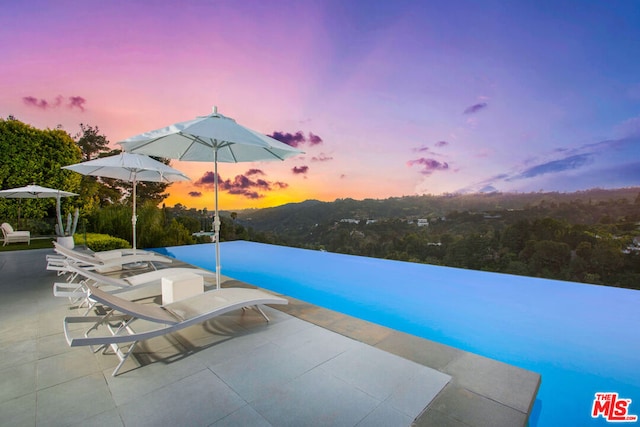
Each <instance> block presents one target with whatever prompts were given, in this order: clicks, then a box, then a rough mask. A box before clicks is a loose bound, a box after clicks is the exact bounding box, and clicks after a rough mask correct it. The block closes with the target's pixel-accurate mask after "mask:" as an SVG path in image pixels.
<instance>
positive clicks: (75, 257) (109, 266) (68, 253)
mask: <svg viewBox="0 0 640 427" xmlns="http://www.w3.org/2000/svg"><path fill="white" fill-rule="evenodd" d="M53 247H54V250H55V251H56V252H57V253H58V254H59V255H62V256H63V257H64V258H59V257H47V270H52V271H57V272H58V274H61V273H67V272H68V267H67V266H68V264H75V265H77V266H81V267H83V268H85V269H92V270H96V271H98V272H101V273H106V272H109V271H113V270H117V269H122V267H123V266H126V265H131V264H138V263H151V264H150V265H151V266H152V267H153V268H155V265H154V264H153V263H154V262H160V263H171V262H172V261H171V258H167V257H164V256H162V255H158V254H156V253H153V252H145V253H142V254H137V253H136V254H135V255H134V254H131V255H127V254H126V253H125V255H121V256H120V255H115V254H116V252H114V251H109V252H95V253H82V252H79V251H77V250H74V249H69V248H65V247H64V246H62V245H59V244H58V243H57V242H53Z"/></svg>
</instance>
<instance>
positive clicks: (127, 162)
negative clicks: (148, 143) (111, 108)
mask: <svg viewBox="0 0 640 427" xmlns="http://www.w3.org/2000/svg"><path fill="white" fill-rule="evenodd" d="M63 169H69V170H72V171H74V172H78V173H81V174H82V175H91V176H101V177H104V178H115V179H120V180H124V181H129V182H131V183H132V185H133V194H132V199H133V215H132V216H131V226H132V228H133V250H134V251H135V249H136V222H137V220H138V217H137V215H136V184H137V182H138V181H152V182H175V181H189V177H188V176H186V175H185V174H183V173H182V172H180V171H179V170H177V169H174V168H172V167H170V166H167V165H165V164H164V163H162V162H159V161H157V160H154V159H152V158H151V157H148V156H145V155H142V154H132V153H120V154H117V155H115V156H109V157H101V158H98V159H95V160H89V161H88V162H82V163H76V164H74V165H69V166H63Z"/></svg>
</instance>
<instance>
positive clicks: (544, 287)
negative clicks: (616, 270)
mask: <svg viewBox="0 0 640 427" xmlns="http://www.w3.org/2000/svg"><path fill="white" fill-rule="evenodd" d="M156 250H157V251H158V252H161V253H164V254H167V255H169V256H172V257H174V258H177V259H179V260H182V261H185V262H188V263H190V264H192V265H196V266H199V267H202V268H206V269H209V270H215V245H214V244H204V245H193V246H179V247H169V248H162V249H156ZM220 255H221V265H222V268H221V270H222V274H224V275H227V276H230V277H233V278H234V279H238V280H241V281H244V282H247V283H251V284H254V285H256V286H260V287H263V288H265V289H270V290H272V291H274V292H280V293H282V294H285V295H289V296H291V297H294V298H297V299H300V300H303V301H306V302H309V303H312V304H315V305H319V306H322V307H326V308H329V309H332V310H335V311H339V312H342V313H345V314H348V315H351V316H354V317H358V318H360V319H364V320H368V321H371V322H374V323H377V324H380V325H383V326H387V327H390V328H393V329H396V330H399V331H403V332H407V333H410V334H413V335H417V336H420V337H423V338H427V339H430V340H433V341H437V342H440V343H443V344H447V345H450V346H453V347H457V348H459V349H462V350H466V351H470V352H473V353H477V354H480V355H483V356H486V357H490V358H493V359H497V360H500V361H503V362H505V363H509V364H512V365H515V366H519V367H521V368H524V369H528V370H531V371H534V372H537V373H539V374H540V375H542V384H541V386H540V390H539V392H538V396H537V400H536V403H535V405H534V410H533V413H532V416H531V419H530V424H531V425H534V426H589V425H606V424H607V421H606V420H605V419H604V418H603V417H598V418H597V419H594V418H592V417H591V410H592V406H593V401H594V396H595V393H597V392H617V393H618V395H619V397H620V398H621V399H622V398H625V399H632V402H631V404H630V405H629V411H628V414H629V415H631V414H633V415H640V291H633V290H627V289H618V288H610V287H604V286H594V285H585V284H580V283H573V282H562V281H555V280H544V279H536V278H530V277H522V276H512V275H505V274H496V273H486V272H479V271H473V270H463V269H455V268H448V267H438V266H432V265H425V264H414V263H408V262H400V261H389V260H381V259H375V258H366V257H358V256H351V255H342V254H335V253H329V252H319V251H310V250H303V249H295V248H288V247H282V246H273V245H265V244H260V243H252V242H244V241H235V242H225V243H222V244H221V249H220Z"/></svg>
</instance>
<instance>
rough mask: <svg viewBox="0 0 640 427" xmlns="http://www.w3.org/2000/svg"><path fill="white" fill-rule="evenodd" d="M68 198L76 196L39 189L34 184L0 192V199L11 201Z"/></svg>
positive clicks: (67, 192) (66, 192)
mask: <svg viewBox="0 0 640 427" xmlns="http://www.w3.org/2000/svg"><path fill="white" fill-rule="evenodd" d="M70 196H77V194H76V193H70V192H69V191H62V190H56V189H55V188H47V187H41V186H39V185H35V184H33V185H27V186H26V187H19V188H10V189H9V190H2V191H0V197H6V198H12V199H45V198H50V197H70Z"/></svg>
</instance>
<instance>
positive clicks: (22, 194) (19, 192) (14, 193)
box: [0, 184, 77, 227]
mask: <svg viewBox="0 0 640 427" xmlns="http://www.w3.org/2000/svg"><path fill="white" fill-rule="evenodd" d="M71 196H77V194H76V193H71V192H69V191H62V190H57V189H55V188H48V187H41V186H39V185H35V184H32V185H27V186H26V187H18V188H10V189H8V190H2V191H0V197H4V198H7V199H47V198H53V197H55V198H56V199H57V203H58V205H57V206H58V207H59V204H60V198H61V197H71ZM18 227H20V206H18Z"/></svg>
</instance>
